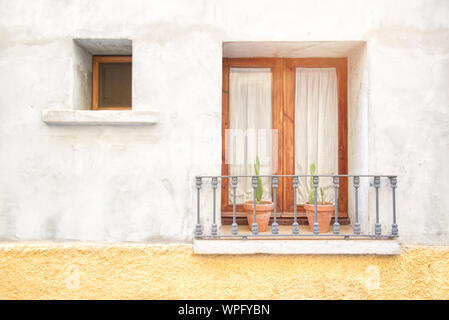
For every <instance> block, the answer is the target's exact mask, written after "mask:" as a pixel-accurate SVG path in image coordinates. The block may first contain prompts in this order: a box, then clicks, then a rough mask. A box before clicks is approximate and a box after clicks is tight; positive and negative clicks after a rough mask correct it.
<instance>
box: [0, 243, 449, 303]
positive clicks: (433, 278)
mask: <svg viewBox="0 0 449 320" xmlns="http://www.w3.org/2000/svg"><path fill="white" fill-rule="evenodd" d="M448 274H449V247H408V248H405V249H403V252H402V253H401V255H399V256H313V255H297V256H276V255H246V256H216V255H215V256H212V255H211V256H198V255H194V254H193V250H192V248H191V246H188V245H158V246H151V245H123V244H117V245H102V244H54V243H44V242H41V243H15V244H2V245H0V298H2V299H449V277H448Z"/></svg>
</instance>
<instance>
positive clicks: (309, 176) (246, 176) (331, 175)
mask: <svg viewBox="0 0 449 320" xmlns="http://www.w3.org/2000/svg"><path fill="white" fill-rule="evenodd" d="M232 177H237V178H252V177H261V178H272V177H279V178H285V177H286V178H292V177H307V178H312V177H329V178H332V177H343V178H344V177H348V178H351V177H361V178H374V177H381V178H397V177H398V176H397V175H396V174H259V175H256V174H255V175H224V176H223V175H216V176H211V175H207V176H195V178H205V179H207V178H232Z"/></svg>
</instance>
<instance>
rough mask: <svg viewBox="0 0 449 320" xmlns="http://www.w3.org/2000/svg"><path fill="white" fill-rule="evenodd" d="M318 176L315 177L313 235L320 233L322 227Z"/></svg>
mask: <svg viewBox="0 0 449 320" xmlns="http://www.w3.org/2000/svg"><path fill="white" fill-rule="evenodd" d="M318 183H319V179H318V176H313V189H314V195H315V222H314V223H313V233H314V234H319V233H320V225H319V224H318Z"/></svg>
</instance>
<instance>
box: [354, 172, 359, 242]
mask: <svg viewBox="0 0 449 320" xmlns="http://www.w3.org/2000/svg"><path fill="white" fill-rule="evenodd" d="M359 186H360V177H359V176H355V177H354V198H355V199H354V201H355V223H354V234H360V223H359Z"/></svg>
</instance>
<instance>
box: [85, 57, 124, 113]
mask: <svg viewBox="0 0 449 320" xmlns="http://www.w3.org/2000/svg"><path fill="white" fill-rule="evenodd" d="M131 84H132V57H131V56H94V57H93V67H92V110H130V109H131V107H132V104H131V101H132V96H131V88H132V85H131Z"/></svg>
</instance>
